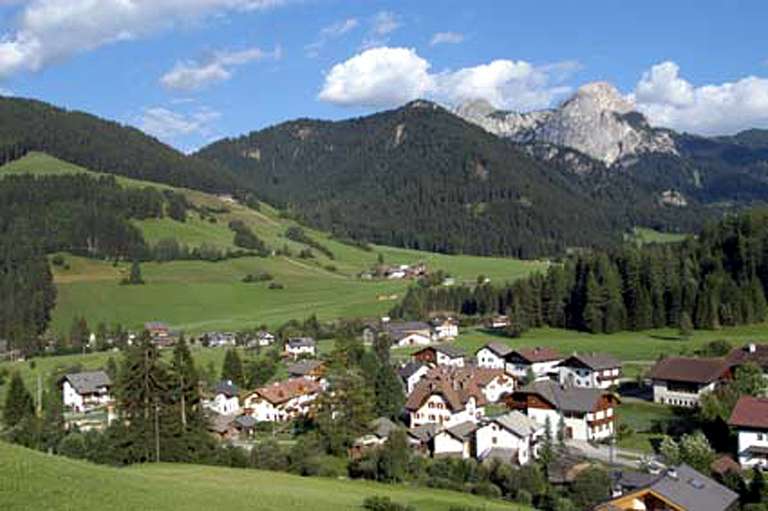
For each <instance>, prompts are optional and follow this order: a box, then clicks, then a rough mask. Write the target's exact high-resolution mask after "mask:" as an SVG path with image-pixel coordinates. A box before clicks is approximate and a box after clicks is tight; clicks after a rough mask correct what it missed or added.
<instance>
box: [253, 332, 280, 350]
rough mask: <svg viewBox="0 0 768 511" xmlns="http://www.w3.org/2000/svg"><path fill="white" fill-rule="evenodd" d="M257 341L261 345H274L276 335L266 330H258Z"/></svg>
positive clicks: (263, 346)
mask: <svg viewBox="0 0 768 511" xmlns="http://www.w3.org/2000/svg"><path fill="white" fill-rule="evenodd" d="M255 341H256V344H257V345H258V346H259V347H262V348H265V347H267V346H272V344H274V342H275V336H274V335H272V334H271V333H269V332H267V331H266V330H259V331H258V332H256V339H255Z"/></svg>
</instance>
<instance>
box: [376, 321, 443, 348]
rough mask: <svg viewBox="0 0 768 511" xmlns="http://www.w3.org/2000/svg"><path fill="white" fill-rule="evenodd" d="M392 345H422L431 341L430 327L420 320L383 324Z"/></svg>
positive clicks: (384, 331)
mask: <svg viewBox="0 0 768 511" xmlns="http://www.w3.org/2000/svg"><path fill="white" fill-rule="evenodd" d="M383 333H384V335H388V336H389V338H390V339H391V341H392V346H393V347H400V346H424V345H427V344H430V343H431V342H432V341H433V336H432V327H430V326H429V325H428V324H427V323H423V322H421V321H392V322H388V323H385V324H384V326H383Z"/></svg>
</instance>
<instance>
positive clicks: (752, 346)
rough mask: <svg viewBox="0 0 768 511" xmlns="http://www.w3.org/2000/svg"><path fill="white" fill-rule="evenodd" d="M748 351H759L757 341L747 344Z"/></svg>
mask: <svg viewBox="0 0 768 511" xmlns="http://www.w3.org/2000/svg"><path fill="white" fill-rule="evenodd" d="M747 351H748V352H750V353H754V352H755V351H757V346H755V343H753V342H751V343H749V344H747Z"/></svg>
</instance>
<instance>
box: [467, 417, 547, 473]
mask: <svg viewBox="0 0 768 511" xmlns="http://www.w3.org/2000/svg"><path fill="white" fill-rule="evenodd" d="M543 434H544V426H542V425H541V424H539V423H538V422H536V421H535V420H533V419H532V418H530V417H528V416H526V415H524V414H522V413H520V412H519V411H517V410H515V411H511V412H508V413H505V414H504V415H501V416H498V417H494V418H493V419H486V420H484V421H483V423H482V424H481V425H480V427H479V428H478V429H477V432H476V433H475V449H476V453H477V458H478V459H480V460H482V461H485V460H494V459H498V460H501V461H506V462H508V463H512V464H516V465H525V464H526V463H528V462H529V461H530V460H531V459H532V458H535V457H537V456H538V449H537V441H538V440H539V438H540V437H541V436H542V435H543Z"/></svg>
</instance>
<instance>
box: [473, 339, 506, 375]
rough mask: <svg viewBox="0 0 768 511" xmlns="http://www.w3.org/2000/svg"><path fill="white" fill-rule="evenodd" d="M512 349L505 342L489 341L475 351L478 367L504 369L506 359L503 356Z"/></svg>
mask: <svg viewBox="0 0 768 511" xmlns="http://www.w3.org/2000/svg"><path fill="white" fill-rule="evenodd" d="M513 351H514V350H513V349H512V348H510V347H509V346H507V345H506V344H503V343H500V342H489V343H488V344H486V345H485V346H483V347H482V348H480V349H479V350H477V351H476V352H475V359H477V366H478V367H487V368H489V369H504V368H506V361H505V359H504V357H506V356H507V355H509V354H510V353H512V352H513Z"/></svg>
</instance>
